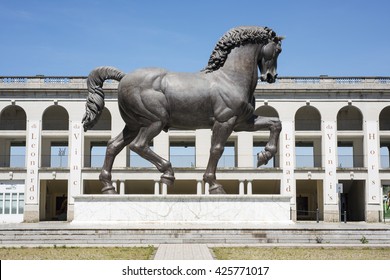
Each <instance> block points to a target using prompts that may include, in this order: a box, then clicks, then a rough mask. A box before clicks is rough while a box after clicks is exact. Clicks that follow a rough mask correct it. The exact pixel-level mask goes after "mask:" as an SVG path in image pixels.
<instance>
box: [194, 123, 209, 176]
mask: <svg viewBox="0 0 390 280" xmlns="http://www.w3.org/2000/svg"><path fill="white" fill-rule="evenodd" d="M210 148H211V130H210V129H197V130H196V131H195V152H196V167H197V168H206V167H207V163H208V160H209V155H210Z"/></svg>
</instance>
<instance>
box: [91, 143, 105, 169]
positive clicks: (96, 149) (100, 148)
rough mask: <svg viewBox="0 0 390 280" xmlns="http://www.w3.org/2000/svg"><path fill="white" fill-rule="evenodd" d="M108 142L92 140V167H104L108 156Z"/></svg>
mask: <svg viewBox="0 0 390 280" xmlns="http://www.w3.org/2000/svg"><path fill="white" fill-rule="evenodd" d="M106 149H107V142H106V141H102V142H91V167H102V166H103V163H104V158H105V156H106Z"/></svg>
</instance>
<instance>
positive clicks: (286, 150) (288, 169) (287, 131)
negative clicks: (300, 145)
mask: <svg viewBox="0 0 390 280" xmlns="http://www.w3.org/2000/svg"><path fill="white" fill-rule="evenodd" d="M294 142H295V138H294V123H293V122H283V130H282V135H281V144H282V149H281V151H282V168H283V177H282V189H281V194H283V195H289V196H292V199H291V204H295V193H296V190H295V178H294V166H295V164H294V159H295V157H294V154H295V153H294V149H295V148H294V147H295V143H294Z"/></svg>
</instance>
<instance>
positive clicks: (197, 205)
mask: <svg viewBox="0 0 390 280" xmlns="http://www.w3.org/2000/svg"><path fill="white" fill-rule="evenodd" d="M74 199H75V201H74V219H73V223H106V222H126V223H141V224H142V223H148V224H150V223H156V224H161V223H168V224H170V223H187V224H199V223H200V224H201V223H211V224H215V225H216V224H218V223H221V224H226V223H229V222H232V223H243V224H244V223H246V224H247V223H261V222H291V221H290V199H291V197H289V196H282V195H250V196H239V195H210V196H206V195H202V196H195V195H166V196H163V195H80V196H75V197H74Z"/></svg>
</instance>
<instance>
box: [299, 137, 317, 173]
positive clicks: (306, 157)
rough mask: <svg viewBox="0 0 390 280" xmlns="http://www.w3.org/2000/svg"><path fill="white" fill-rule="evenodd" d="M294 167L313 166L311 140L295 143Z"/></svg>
mask: <svg viewBox="0 0 390 280" xmlns="http://www.w3.org/2000/svg"><path fill="white" fill-rule="evenodd" d="M295 157H296V167H298V168H299V167H301V168H302V167H314V146H313V142H298V143H296V144H295Z"/></svg>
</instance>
